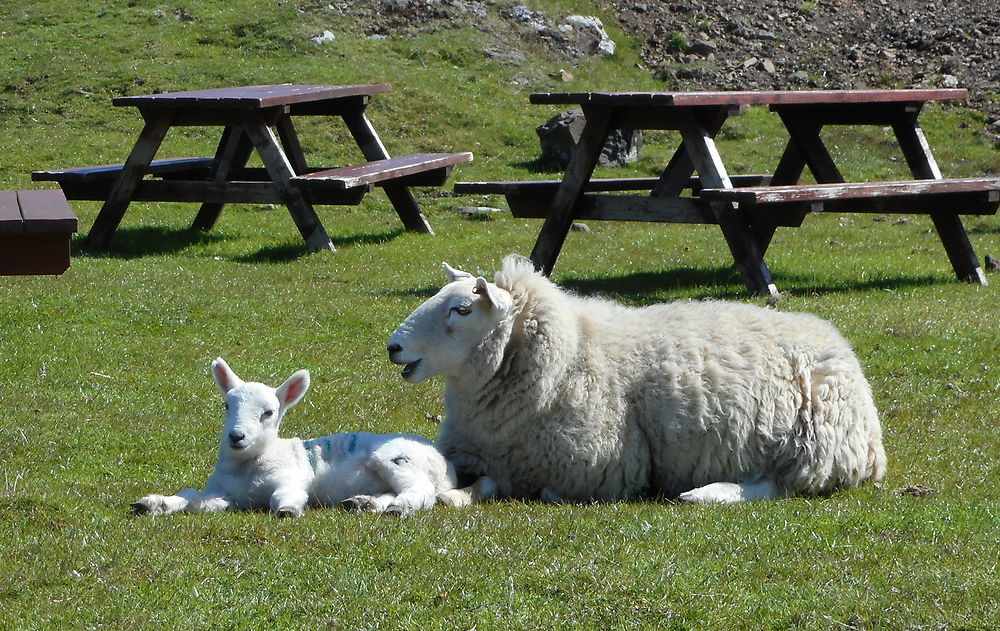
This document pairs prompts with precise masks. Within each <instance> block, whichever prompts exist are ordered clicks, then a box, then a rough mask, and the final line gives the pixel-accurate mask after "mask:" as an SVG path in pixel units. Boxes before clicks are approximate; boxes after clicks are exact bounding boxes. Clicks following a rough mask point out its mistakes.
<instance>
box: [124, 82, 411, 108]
mask: <svg viewBox="0 0 1000 631" xmlns="http://www.w3.org/2000/svg"><path fill="white" fill-rule="evenodd" d="M391 89H392V86H390V85H389V84H386V83H376V84H362V85H296V84H277V85H252V86H241V87H232V88H211V89H205V90H187V91H184V92H162V93H160V94H144V95H138V96H120V97H117V98H114V99H112V101H111V102H112V103H113V104H114V105H118V106H132V107H140V108H143V107H168V108H177V107H189V108H190V107H196V108H199V109H211V108H235V109H247V110H253V109H262V108H268V107H275V106H281V105H294V104H297V103H311V102H316V101H330V100H337V99H346V98H352V97H357V96H371V95H374V94H379V93H381V92H388V91H390V90H391Z"/></svg>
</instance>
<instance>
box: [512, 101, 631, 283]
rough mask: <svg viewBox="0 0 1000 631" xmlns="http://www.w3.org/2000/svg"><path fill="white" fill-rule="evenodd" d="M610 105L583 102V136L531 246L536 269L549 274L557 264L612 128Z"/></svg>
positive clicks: (577, 144)
mask: <svg viewBox="0 0 1000 631" xmlns="http://www.w3.org/2000/svg"><path fill="white" fill-rule="evenodd" d="M611 114H612V108H610V107H594V106H586V105H585V106H584V107H583V115H584V118H585V119H586V122H585V123H584V126H583V131H582V132H581V133H580V140H579V141H578V142H577V143H576V147H575V148H574V149H573V154H572V155H571V156H570V160H569V164H568V165H567V166H566V173H565V174H564V175H563V180H562V183H561V184H560V185H559V188H558V190H556V194H555V197H553V198H552V204H551V205H550V206H549V212H548V214H547V215H546V217H545V222H544V223H543V224H542V229H541V231H540V232H539V233H538V239H537V240H536V241H535V247H534V248H532V250H531V260H532V261H533V262H534V263H535V269H537V270H540V271H541V272H542V273H543V274H545V275H546V276H548V275H549V274H551V273H552V268H553V267H555V264H556V259H557V258H558V257H559V251H560V250H562V246H563V243H564V242H565V241H566V234H567V233H568V232H569V229H570V226H571V225H572V224H573V217H574V215H575V209H576V203H577V201H579V199H580V197H581V195H582V194H583V187H584V185H585V184H586V183H587V182H588V181H589V180H590V176H591V175H592V174H593V173H594V168H596V167H597V160H598V158H600V156H601V149H602V148H603V147H604V143H605V141H606V140H607V138H608V132H610V131H611V126H610V124H611Z"/></svg>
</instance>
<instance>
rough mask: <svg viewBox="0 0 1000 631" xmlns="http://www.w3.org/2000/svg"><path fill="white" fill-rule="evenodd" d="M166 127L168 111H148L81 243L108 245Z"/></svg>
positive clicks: (168, 124) (90, 246)
mask: <svg viewBox="0 0 1000 631" xmlns="http://www.w3.org/2000/svg"><path fill="white" fill-rule="evenodd" d="M168 129H170V116H169V115H167V116H160V117H157V116H153V115H149V117H148V118H147V119H146V124H145V126H144V127H143V129H142V132H140V133H139V139H138V140H137V141H136V143H135V146H134V147H133V148H132V152H131V153H130V154H129V156H128V159H127V160H125V165H124V166H123V167H122V172H121V175H119V176H118V179H117V180H116V181H115V183H114V185H113V186H112V187H111V190H110V191H109V192H108V198H107V200H105V202H104V205H103V206H101V211H100V212H99V213H98V214H97V219H95V220H94V225H93V226H91V228H90V232H88V233H87V238H86V240H85V241H84V246H85V247H88V248H94V249H98V250H106V249H108V248H109V247H110V246H111V240H112V239H113V238H114V236H115V231H116V230H118V225H119V224H120V223H121V221H122V217H124V216H125V211H126V210H128V207H129V204H130V203H131V201H132V195H134V194H135V189H136V187H137V186H139V182H141V181H142V178H143V176H144V175H145V174H146V170H147V169H149V163H150V162H152V161H153V156H154V155H156V151H157V149H159V148H160V143H162V142H163V138H164V137H165V136H166V135H167V130H168Z"/></svg>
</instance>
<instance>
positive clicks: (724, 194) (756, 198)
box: [699, 177, 1000, 205]
mask: <svg viewBox="0 0 1000 631" xmlns="http://www.w3.org/2000/svg"><path fill="white" fill-rule="evenodd" d="M962 193H981V194H982V197H983V200H984V201H1000V177H981V178H953V179H940V180H901V181H893V182H850V183H845V182H837V183H830V184H793V185H785V186H749V187H743V188H705V189H702V190H701V192H700V193H699V195H700V197H701V198H702V199H706V200H722V201H730V202H738V203H743V204H756V205H765V204H782V203H789V202H814V201H827V200H841V199H871V198H879V197H927V196H935V195H954V194H962ZM931 201H935V200H931Z"/></svg>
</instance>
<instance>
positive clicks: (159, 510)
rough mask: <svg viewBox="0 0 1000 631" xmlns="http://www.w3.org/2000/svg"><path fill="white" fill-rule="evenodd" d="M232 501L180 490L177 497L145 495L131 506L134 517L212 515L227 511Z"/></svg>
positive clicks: (223, 496) (195, 490) (194, 491)
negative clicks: (177, 513)
mask: <svg viewBox="0 0 1000 631" xmlns="http://www.w3.org/2000/svg"><path fill="white" fill-rule="evenodd" d="M232 507H233V503H232V501H231V500H230V499H229V498H228V497H226V496H225V495H222V494H219V493H210V492H208V491H206V492H202V491H199V490H198V489H182V490H180V491H178V492H177V495H147V496H146V497H144V498H142V499H140V500H139V501H137V502H134V503H133V504H132V513H133V514H135V515H169V514H170V513H176V512H185V513H214V512H219V511H224V510H229V509H230V508H232Z"/></svg>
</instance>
